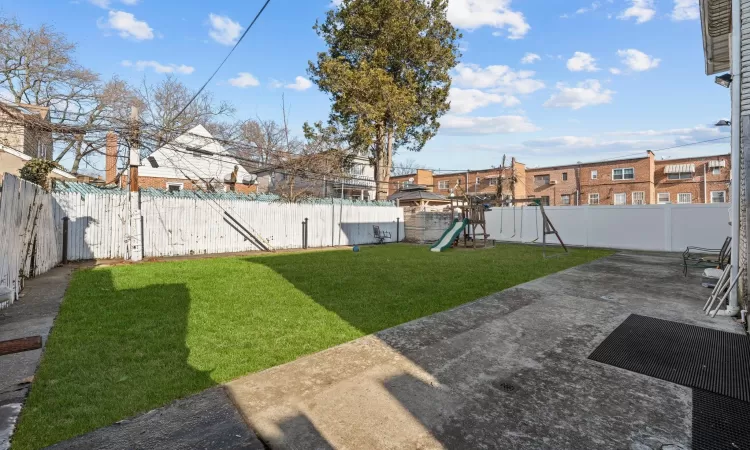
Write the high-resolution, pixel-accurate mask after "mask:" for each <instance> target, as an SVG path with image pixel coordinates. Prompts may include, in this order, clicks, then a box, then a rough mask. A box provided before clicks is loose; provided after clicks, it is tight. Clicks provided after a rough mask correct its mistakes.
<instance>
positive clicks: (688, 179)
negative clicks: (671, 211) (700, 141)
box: [654, 155, 731, 203]
mask: <svg viewBox="0 0 750 450" xmlns="http://www.w3.org/2000/svg"><path fill="white" fill-rule="evenodd" d="M730 164H731V159H730V155H720V156H710V157H700V158H680V159H668V160H661V161H656V164H655V168H656V170H655V172H654V190H655V192H656V203H727V202H729V172H730V167H731V165H730Z"/></svg>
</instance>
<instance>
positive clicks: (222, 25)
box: [208, 13, 242, 45]
mask: <svg viewBox="0 0 750 450" xmlns="http://www.w3.org/2000/svg"><path fill="white" fill-rule="evenodd" d="M208 21H209V22H210V24H211V31H209V32H208V35H209V36H211V39H213V40H214V41H216V42H218V43H219V44H222V45H234V44H235V43H236V42H237V39H239V37H240V35H241V34H242V25H240V24H239V23H237V22H235V21H234V20H232V19H230V18H229V17H227V16H219V15H216V14H213V13H211V14H209V15H208Z"/></svg>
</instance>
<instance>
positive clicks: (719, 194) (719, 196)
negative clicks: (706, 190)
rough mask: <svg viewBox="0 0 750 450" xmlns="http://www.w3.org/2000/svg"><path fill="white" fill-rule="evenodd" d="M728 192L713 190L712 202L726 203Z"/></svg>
mask: <svg viewBox="0 0 750 450" xmlns="http://www.w3.org/2000/svg"><path fill="white" fill-rule="evenodd" d="M726 202H727V194H726V192H724V191H711V203H726Z"/></svg>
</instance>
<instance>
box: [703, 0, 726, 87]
mask: <svg viewBox="0 0 750 450" xmlns="http://www.w3.org/2000/svg"><path fill="white" fill-rule="evenodd" d="M700 11H701V30H702V31H703V55H704V58H705V63H706V75H713V74H716V73H719V72H726V71H727V70H729V62H730V61H729V60H730V52H729V39H730V35H731V33H732V31H731V28H732V27H731V24H732V3H731V1H730V0H700Z"/></svg>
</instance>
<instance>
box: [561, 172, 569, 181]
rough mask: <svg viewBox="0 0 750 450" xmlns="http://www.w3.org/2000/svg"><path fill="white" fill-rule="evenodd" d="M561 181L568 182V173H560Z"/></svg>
mask: <svg viewBox="0 0 750 450" xmlns="http://www.w3.org/2000/svg"><path fill="white" fill-rule="evenodd" d="M562 180H563V181H568V172H563V173H562Z"/></svg>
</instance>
